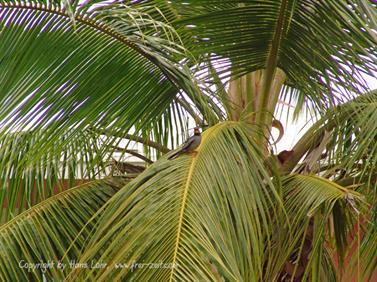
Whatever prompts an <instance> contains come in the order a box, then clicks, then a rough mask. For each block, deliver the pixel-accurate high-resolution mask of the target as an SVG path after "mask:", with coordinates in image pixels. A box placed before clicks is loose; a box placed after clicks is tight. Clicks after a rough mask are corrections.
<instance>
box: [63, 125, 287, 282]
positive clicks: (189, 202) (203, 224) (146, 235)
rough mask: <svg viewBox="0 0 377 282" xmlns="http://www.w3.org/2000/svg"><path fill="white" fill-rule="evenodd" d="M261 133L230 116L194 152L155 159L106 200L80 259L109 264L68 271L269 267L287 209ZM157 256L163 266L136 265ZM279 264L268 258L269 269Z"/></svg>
mask: <svg viewBox="0 0 377 282" xmlns="http://www.w3.org/2000/svg"><path fill="white" fill-rule="evenodd" d="M256 134H257V132H256V131H255V128H254V127H253V126H250V125H247V124H244V123H233V122H225V123H222V124H219V125H216V126H214V127H211V128H209V129H208V130H207V131H205V132H204V134H203V140H202V144H201V145H200V147H199V148H198V151H197V152H193V153H192V154H189V155H183V156H181V157H179V158H177V159H175V160H173V161H169V160H167V159H166V158H162V159H160V160H159V161H158V162H156V163H155V164H154V165H152V166H151V167H150V168H149V169H148V170H147V171H145V172H144V173H143V174H142V175H140V176H139V177H138V178H136V179H135V180H134V181H133V182H132V183H130V184H129V185H127V186H126V187H124V189H122V190H121V192H120V193H119V194H117V196H116V197H115V198H114V199H113V200H112V201H111V202H109V204H108V205H107V207H106V208H105V211H104V213H103V214H102V215H101V219H100V221H99V222H98V229H97V230H96V232H95V234H94V235H93V237H92V238H91V241H90V242H89V243H88V245H86V247H85V252H84V253H83V256H82V257H81V261H92V260H94V261H104V262H107V263H108V265H107V268H103V269H86V270H85V269H76V270H73V271H72V273H71V274H70V276H69V277H70V279H77V277H81V278H85V279H96V280H98V281H101V280H108V279H115V280H116V279H120V278H121V277H122V279H135V280H140V279H142V280H149V279H152V277H153V279H157V280H158V279H159V280H169V279H173V280H190V281H192V280H198V279H199V280H202V279H208V280H216V279H219V278H220V277H224V278H225V279H230V280H238V281H239V280H248V281H250V280H252V281H254V280H255V281H256V280H258V279H261V278H262V277H265V276H266V277H267V276H268V275H271V273H269V274H265V273H264V271H263V268H264V265H265V263H266V262H268V261H269V260H271V259H272V257H274V254H275V253H274V252H273V249H272V245H271V242H270V240H269V238H270V236H271V233H272V229H273V227H272V226H275V227H277V226H280V225H281V224H284V219H285V217H284V215H283V212H282V211H283V208H282V206H281V204H279V201H280V200H279V199H280V189H279V185H278V184H275V185H274V184H272V183H271V180H270V176H269V175H268V173H267V171H266V170H265V168H264V166H263V162H264V159H263V157H262V154H261V153H260V152H259V149H258V148H257V147H256V145H255V143H253V139H255V136H256ZM278 219H281V220H278ZM272 222H273V223H274V224H273V225H271V223H272ZM279 255H281V254H279ZM275 260H279V257H277V258H276V257H275ZM160 262H162V263H167V264H166V265H165V268H164V266H161V267H158V266H157V268H158V269H156V268H153V267H148V266H150V265H148V266H145V267H144V268H142V269H141V268H139V267H138V266H137V265H134V266H133V267H132V264H133V263H147V264H148V263H150V264H153V263H157V264H158V263H160ZM280 266H281V263H280ZM278 267H279V265H275V266H272V265H270V270H271V272H273V271H272V269H273V270H275V273H276V271H277V270H276V268H278ZM77 275H79V276H77ZM268 277H270V276H268ZM81 278H80V279H81Z"/></svg>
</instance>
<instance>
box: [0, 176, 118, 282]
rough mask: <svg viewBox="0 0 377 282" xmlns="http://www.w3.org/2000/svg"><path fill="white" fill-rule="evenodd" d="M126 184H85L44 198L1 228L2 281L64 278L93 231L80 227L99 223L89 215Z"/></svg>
mask: <svg viewBox="0 0 377 282" xmlns="http://www.w3.org/2000/svg"><path fill="white" fill-rule="evenodd" d="M122 185H123V181H119V180H116V179H114V180H113V181H95V182H89V183H85V184H83V185H81V186H78V187H76V188H73V189H70V190H68V191H65V192H62V193H60V194H58V195H56V196H53V197H51V198H49V199H48V200H46V201H44V202H41V203H40V204H38V205H36V206H34V207H33V208H31V209H29V210H27V211H25V212H23V213H22V214H20V215H18V216H17V217H15V218H14V219H13V220H11V221H9V222H7V223H6V224H4V225H2V226H0V247H1V253H0V262H1V263H0V276H1V277H2V279H5V280H7V281H29V280H30V279H31V280H35V281H41V280H46V279H47V280H50V279H51V280H61V279H63V278H64V277H65V275H66V273H68V272H69V271H70V268H71V267H72V266H70V263H72V262H74V261H76V260H77V257H78V255H79V254H80V252H81V249H80V248H81V246H82V245H83V244H84V242H85V240H86V239H87V237H88V236H89V233H88V232H87V231H89V229H88V230H87V231H81V230H82V228H83V227H84V226H85V225H86V226H88V228H93V226H94V225H95V221H89V220H90V219H91V217H92V216H93V215H94V214H95V213H96V212H97V211H98V210H99V209H100V208H101V207H102V206H103V205H104V204H105V203H106V202H107V201H108V200H109V199H110V198H111V197H112V195H113V194H114V193H115V192H116V191H117V190H118V189H119V187H121V186H122ZM63 255H66V256H65V257H64V259H62V258H63ZM59 263H60V264H59ZM38 265H39V266H38ZM63 265H64V266H65V268H64V269H63V268H62V266H63Z"/></svg>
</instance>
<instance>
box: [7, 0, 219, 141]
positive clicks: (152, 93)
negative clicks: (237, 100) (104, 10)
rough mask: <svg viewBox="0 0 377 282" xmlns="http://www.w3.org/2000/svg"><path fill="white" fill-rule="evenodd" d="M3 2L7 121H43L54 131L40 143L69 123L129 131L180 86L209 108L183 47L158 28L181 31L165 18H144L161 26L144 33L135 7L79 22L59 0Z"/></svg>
mask: <svg viewBox="0 0 377 282" xmlns="http://www.w3.org/2000/svg"><path fill="white" fill-rule="evenodd" d="M0 9H1V17H0V25H1V33H0V40H1V41H2V44H1V47H0V69H1V75H0V82H1V87H0V103H1V114H0V120H1V125H2V127H6V128H8V129H9V130H14V129H17V130H20V129H43V130H44V131H45V132H46V133H48V134H46V135H45V137H44V138H43V139H40V143H39V144H37V145H39V147H40V148H41V147H45V148H46V147H47V145H48V144H51V143H52V140H54V138H55V137H57V138H58V137H59V136H61V135H63V132H64V131H66V130H67V128H69V129H71V134H72V135H74V134H75V132H77V131H80V130H83V129H86V128H88V127H100V128H111V129H112V130H114V131H117V132H119V131H122V132H126V133H127V132H128V131H129V130H130V129H131V128H132V127H133V126H135V125H136V124H139V125H140V127H142V126H145V125H150V124H153V122H157V121H158V120H159V119H161V116H162V115H163V114H164V113H166V111H167V110H168V109H169V107H171V105H172V102H173V101H174V99H175V98H176V97H177V95H178V93H179V92H180V91H181V90H183V91H185V93H186V95H188V97H190V99H191V101H193V103H194V104H195V107H198V109H199V110H201V111H202V114H203V119H206V116H207V115H208V114H209V115H210V114H211V110H210V109H207V110H206V107H207V105H206V103H204V102H202V101H201V100H202V98H201V94H200V93H199V92H198V89H197V87H196V86H195V84H194V83H192V77H191V76H190V73H189V72H188V70H186V69H185V67H184V66H183V67H182V66H178V64H177V61H176V59H179V58H181V57H183V55H184V52H185V51H184V49H182V48H181V47H180V46H179V45H178V44H176V43H175V41H174V40H167V39H164V38H162V37H160V36H158V32H162V33H169V32H170V33H169V34H172V35H171V36H176V37H177V35H176V34H174V29H173V28H171V27H169V26H167V25H166V24H165V23H163V22H158V21H153V19H145V21H144V22H142V23H145V25H147V26H148V31H149V30H150V29H154V31H155V33H156V34H149V33H146V34H144V33H143V30H144V29H145V28H144V26H142V23H140V22H139V21H138V18H132V15H133V13H137V12H138V11H136V10H135V11H133V10H131V11H128V13H125V12H124V13H123V14H122V17H121V18H119V19H118V18H117V17H116V15H114V17H113V18H111V20H110V19H109V20H106V21H105V20H104V16H103V15H102V16H99V15H97V14H96V13H93V14H91V12H90V11H87V13H84V14H83V13H81V14H77V15H76V14H74V17H75V25H73V24H72V22H71V19H70V16H69V15H68V12H67V11H66V9H65V8H64V6H63V5H61V4H58V3H49V4H45V3H44V2H38V1H31V2H28V4H24V3H19V2H13V1H1V2H0ZM139 13H140V12H139ZM138 16H139V17H140V15H138ZM101 19H103V21H101ZM169 36H170V35H169ZM169 36H168V37H169ZM169 39H171V38H170V37H169ZM176 41H177V42H179V40H178V39H177V40H176ZM212 115H213V114H212ZM214 119H215V120H216V118H214ZM168 120H169V121H170V119H168ZM167 129H168V130H171V129H172V127H171V126H170V127H167ZM174 133H175V132H174ZM174 133H172V134H174ZM42 145H43V146H42Z"/></svg>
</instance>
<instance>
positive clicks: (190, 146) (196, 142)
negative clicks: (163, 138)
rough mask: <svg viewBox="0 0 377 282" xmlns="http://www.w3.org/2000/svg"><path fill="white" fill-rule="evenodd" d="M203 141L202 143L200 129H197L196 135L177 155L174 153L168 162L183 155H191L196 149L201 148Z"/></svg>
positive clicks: (188, 140) (187, 141) (195, 130)
mask: <svg viewBox="0 0 377 282" xmlns="http://www.w3.org/2000/svg"><path fill="white" fill-rule="evenodd" d="M201 141H202V136H201V133H200V130H199V127H195V128H194V135H193V136H191V137H190V138H188V139H187V140H186V142H185V143H184V144H183V146H182V148H181V149H180V150H179V151H177V152H176V153H174V154H173V155H171V156H170V157H169V158H168V160H172V159H175V158H176V157H178V156H180V155H182V154H185V153H191V152H193V151H195V149H196V148H198V147H199V145H200V142H201Z"/></svg>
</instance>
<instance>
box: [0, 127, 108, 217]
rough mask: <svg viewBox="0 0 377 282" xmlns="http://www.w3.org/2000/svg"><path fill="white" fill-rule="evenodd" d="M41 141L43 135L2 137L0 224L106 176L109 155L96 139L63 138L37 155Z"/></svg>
mask: <svg viewBox="0 0 377 282" xmlns="http://www.w3.org/2000/svg"><path fill="white" fill-rule="evenodd" d="M38 133H39V134H38ZM40 138H41V139H42V138H44V136H43V132H14V133H8V134H6V135H1V138H0V171H1V174H0V181H1V187H2V189H0V207H1V210H0V218H1V221H0V222H1V223H4V222H6V221H8V220H10V219H11V218H13V217H14V216H16V215H17V214H19V213H21V212H22V211H24V210H26V209H28V208H30V207H31V206H33V205H35V204H38V203H39V202H41V201H43V200H45V199H47V198H48V197H50V196H52V195H54V194H56V193H58V192H59V191H63V190H65V189H68V188H70V187H72V186H74V185H76V182H77V180H78V179H79V181H82V180H84V181H85V180H86V181H88V180H89V179H93V178H95V177H98V176H101V175H102V176H104V175H105V174H106V172H105V169H106V167H105V164H104V161H105V160H106V159H105V157H106V155H104V154H103V152H101V151H99V150H96V146H97V142H98V139H97V136H94V135H90V134H88V133H85V134H79V135H78V136H76V138H75V139H74V140H72V139H71V140H69V141H68V140H67V138H65V136H62V137H61V138H60V139H58V140H56V141H55V143H54V144H52V146H51V147H50V150H48V151H47V152H46V151H43V150H41V152H35V151H34V149H33V148H35V147H34V146H35V143H38V142H39V139H40ZM61 148H63V150H61Z"/></svg>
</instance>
